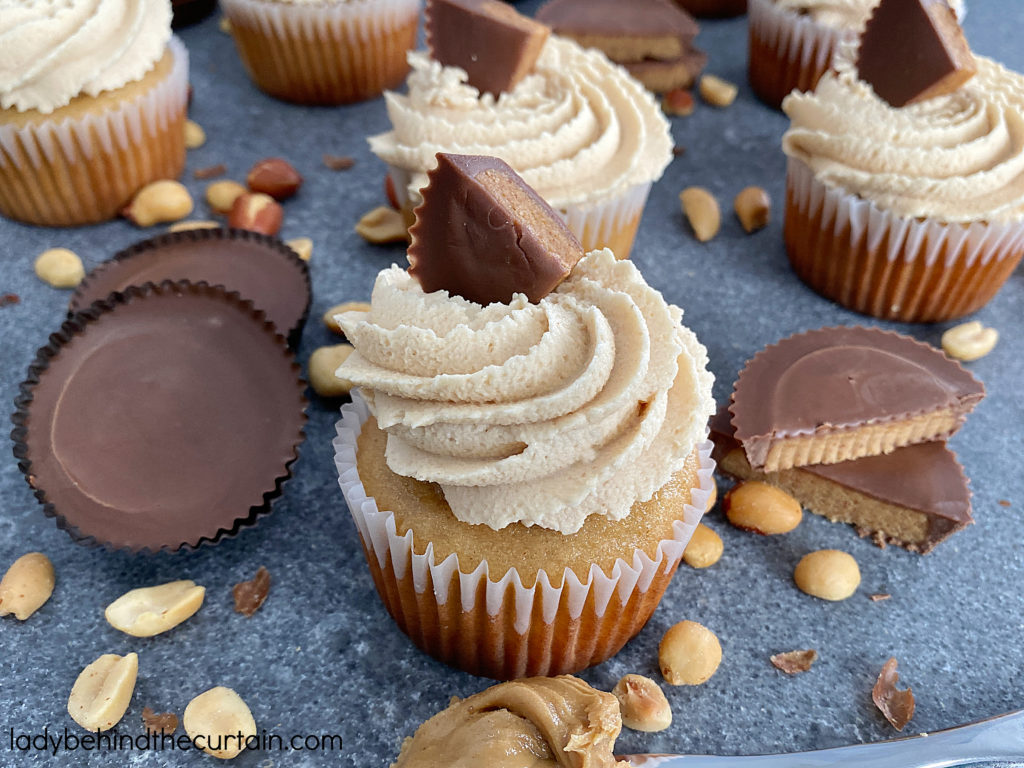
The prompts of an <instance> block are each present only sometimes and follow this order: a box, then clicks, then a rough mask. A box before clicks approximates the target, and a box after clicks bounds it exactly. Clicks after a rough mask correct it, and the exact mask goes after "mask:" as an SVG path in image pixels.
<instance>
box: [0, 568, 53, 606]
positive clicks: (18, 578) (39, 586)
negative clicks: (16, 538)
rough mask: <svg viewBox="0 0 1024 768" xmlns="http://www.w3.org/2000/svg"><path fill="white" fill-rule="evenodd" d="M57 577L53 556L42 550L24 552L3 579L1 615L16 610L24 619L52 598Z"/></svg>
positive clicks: (0, 600)
mask: <svg viewBox="0 0 1024 768" xmlns="http://www.w3.org/2000/svg"><path fill="white" fill-rule="evenodd" d="M55 580H56V579H55V576H54V572H53V563H51V562H50V558H48V557H47V556H46V555H44V554H43V553H42V552H29V553H28V554H27V555H22V556H21V557H19V558H18V559H17V560H15V561H14V562H13V563H12V564H11V567H10V568H8V569H7V573H5V574H4V577H3V579H0V616H8V615H10V614H12V613H13V614H14V618H16V619H17V620H18V621H24V620H25V619H27V618H28V617H29V616H31V615H32V614H33V613H35V612H36V611H38V610H39V609H40V608H42V607H43V605H44V604H45V603H46V601H47V600H49V599H50V595H52V594H53V585H54V582H55Z"/></svg>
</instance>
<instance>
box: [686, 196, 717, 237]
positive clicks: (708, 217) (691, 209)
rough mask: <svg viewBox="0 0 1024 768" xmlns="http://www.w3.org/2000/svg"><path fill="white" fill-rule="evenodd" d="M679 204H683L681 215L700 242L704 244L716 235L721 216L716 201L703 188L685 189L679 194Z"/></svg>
mask: <svg viewBox="0 0 1024 768" xmlns="http://www.w3.org/2000/svg"><path fill="white" fill-rule="evenodd" d="M679 202H681V203H682V204H683V213H685V214H686V218H687V220H688V221H689V222H690V226H691V227H693V234H694V235H695V236H696V237H697V239H698V240H700V242H702V243H706V242H707V241H708V240H710V239H711V238H713V237H714V236H715V235H717V234H718V230H719V228H720V227H721V226H722V214H721V211H719V209H718V201H717V200H715V198H714V196H713V195H712V194H711V193H710V192H708V191H707V190H706V189H704V187H687V188H686V189H684V190H683V191H682V192H680V193H679Z"/></svg>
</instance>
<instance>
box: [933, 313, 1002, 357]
mask: <svg viewBox="0 0 1024 768" xmlns="http://www.w3.org/2000/svg"><path fill="white" fill-rule="evenodd" d="M998 341H999V331H997V330H996V329H995V328H986V327H985V326H983V325H982V324H981V323H979V322H978V321H977V320H971V321H970V322H969V323H961V324H960V325H956V326H954V327H952V328H950V329H949V330H947V331H946V332H945V333H943V334H942V351H943V352H945V353H946V354H947V355H949V356H950V357H952V358H953V359H955V360H963V361H964V362H967V363H969V362H970V361H972V360H978V359H980V358H982V357H984V356H985V355H987V354H988V353H989V352H991V351H992V350H993V349H995V346H996V342H998Z"/></svg>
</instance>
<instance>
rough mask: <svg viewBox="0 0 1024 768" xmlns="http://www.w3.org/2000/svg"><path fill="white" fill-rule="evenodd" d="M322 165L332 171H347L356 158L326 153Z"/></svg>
mask: <svg viewBox="0 0 1024 768" xmlns="http://www.w3.org/2000/svg"><path fill="white" fill-rule="evenodd" d="M323 161H324V165H326V166H327V167H328V168H330V169H331V170H332V171H347V170H348V169H349V168H351V167H352V166H353V165H355V164H356V159H355V158H354V157H350V156H349V155H327V154H325V155H324V156H323Z"/></svg>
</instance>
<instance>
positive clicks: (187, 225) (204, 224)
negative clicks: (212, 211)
mask: <svg viewBox="0 0 1024 768" xmlns="http://www.w3.org/2000/svg"><path fill="white" fill-rule="evenodd" d="M220 226H221V225H220V223H219V222H216V221H210V220H209V219H186V220H185V221H179V222H177V223H175V224H171V226H169V227H168V228H167V231H168V232H187V231H188V230H190V229H219V228H220Z"/></svg>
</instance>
